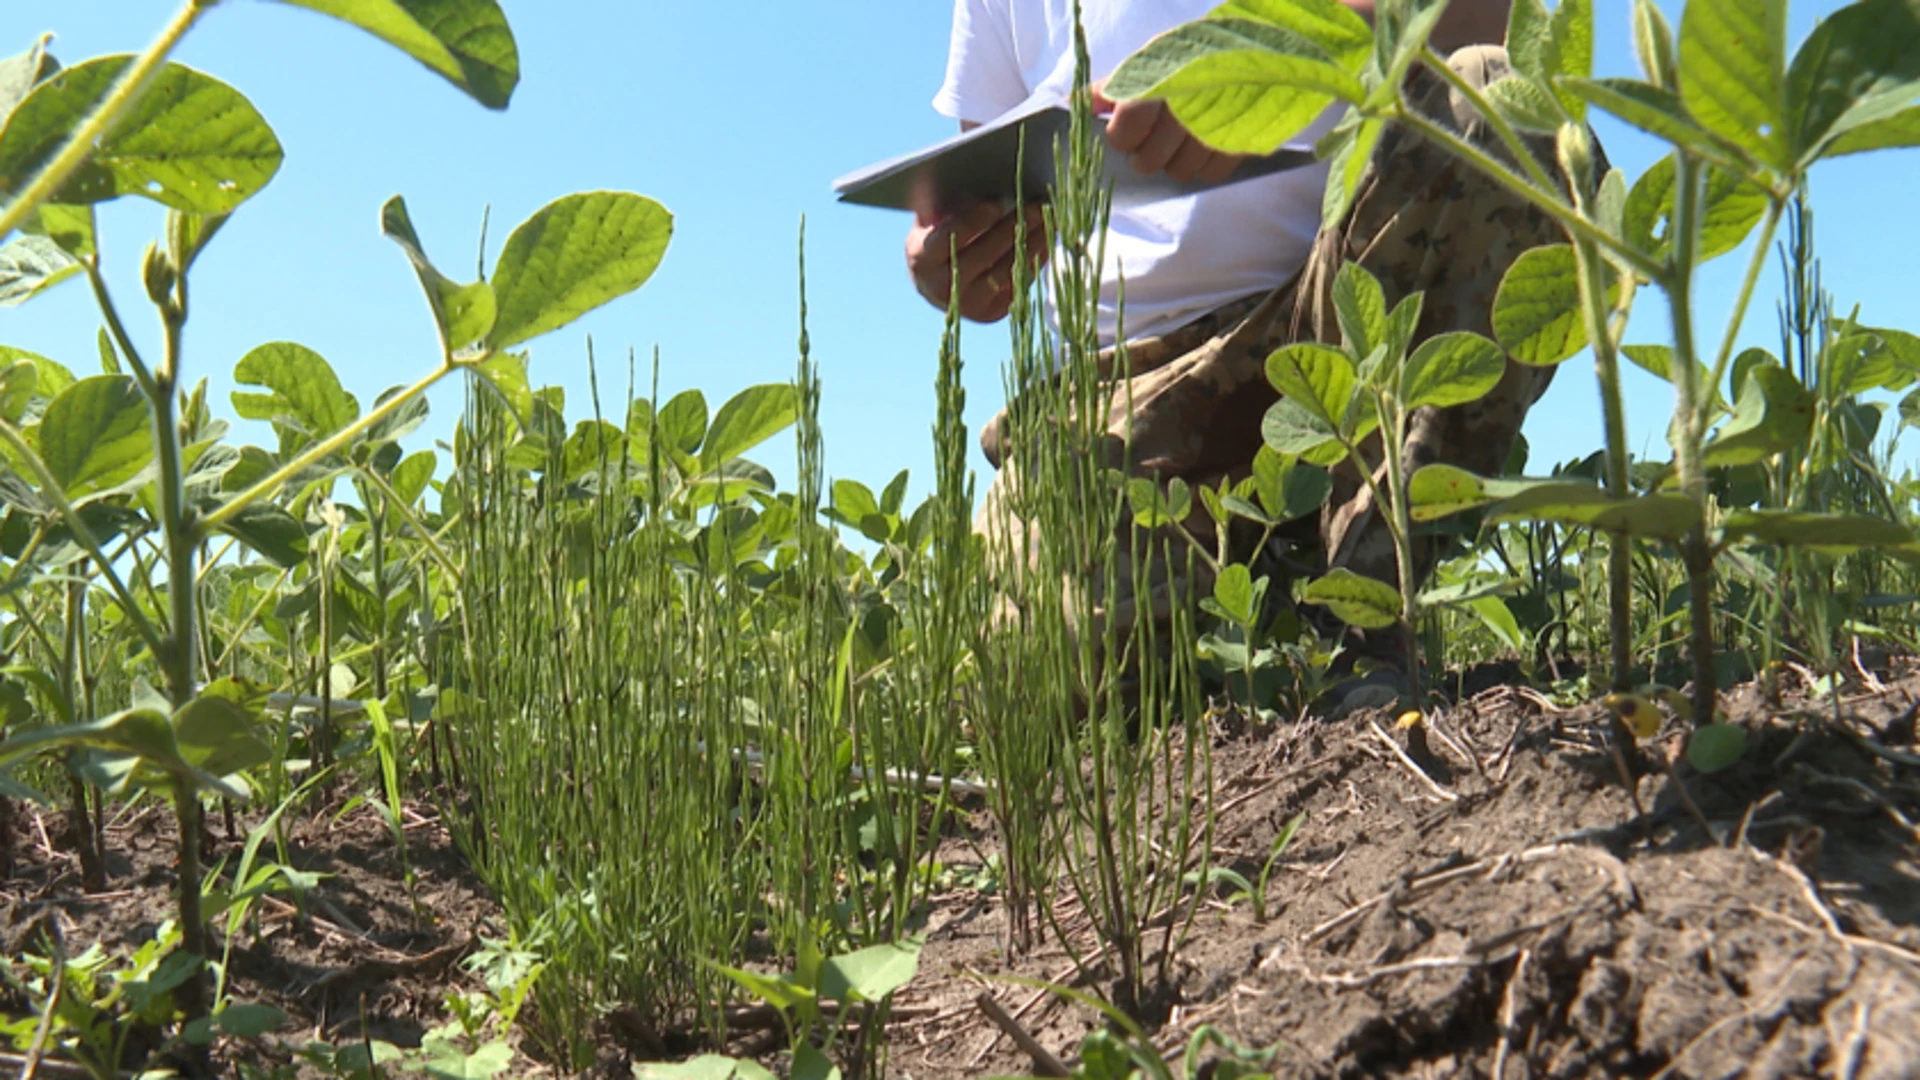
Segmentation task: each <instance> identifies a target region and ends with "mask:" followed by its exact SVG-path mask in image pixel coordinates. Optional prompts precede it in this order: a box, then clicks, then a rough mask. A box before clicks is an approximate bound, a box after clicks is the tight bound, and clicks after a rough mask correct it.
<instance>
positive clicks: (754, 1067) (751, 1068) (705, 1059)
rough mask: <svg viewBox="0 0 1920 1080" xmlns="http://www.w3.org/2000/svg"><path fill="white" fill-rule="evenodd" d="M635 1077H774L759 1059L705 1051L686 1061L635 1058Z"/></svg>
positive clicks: (639, 1079)
mask: <svg viewBox="0 0 1920 1080" xmlns="http://www.w3.org/2000/svg"><path fill="white" fill-rule="evenodd" d="M633 1075H634V1080H733V1078H734V1077H739V1078H740V1080H774V1076H773V1074H772V1073H771V1072H768V1071H767V1069H766V1067H765V1066H763V1065H760V1064H759V1063H757V1062H753V1061H746V1060H741V1059H737V1058H730V1057H722V1056H721V1055H719V1054H702V1055H700V1056H699V1057H696V1058H692V1059H689V1060H687V1061H678V1062H660V1061H644V1062H635V1063H634V1066H633Z"/></svg>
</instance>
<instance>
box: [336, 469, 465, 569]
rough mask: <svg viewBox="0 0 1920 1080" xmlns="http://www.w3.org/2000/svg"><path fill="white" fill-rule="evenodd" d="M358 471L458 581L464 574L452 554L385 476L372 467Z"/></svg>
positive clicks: (434, 558) (434, 559)
mask: <svg viewBox="0 0 1920 1080" xmlns="http://www.w3.org/2000/svg"><path fill="white" fill-rule="evenodd" d="M360 472H361V475H363V476H365V477H366V478H367V480H368V481H369V482H371V483H372V484H373V486H374V487H376V488H378V489H380V494H382V495H384V496H386V500H387V505H388V506H391V507H393V509H394V511H395V512H396V513H398V514H399V515H400V518H401V520H403V521H405V522H406V523H407V526H408V527H409V528H411V529H412V530H413V532H414V535H415V536H418V537H419V538H420V540H421V542H422V543H423V544H425V545H426V548H427V551H428V552H429V553H430V554H431V555H432V556H433V561H434V562H437V563H439V564H440V568H441V569H442V570H445V571H446V572H447V573H449V574H452V575H453V580H454V581H455V582H458V581H459V580H460V579H461V578H462V577H463V576H465V575H464V574H463V572H462V571H461V569H460V565H459V564H458V563H456V562H454V561H453V556H451V555H448V554H447V549H446V548H444V547H442V546H440V542H439V541H438V540H437V539H435V538H434V534H433V530H431V529H429V528H427V526H426V523H425V522H423V521H421V520H420V516H419V515H418V514H415V513H414V512H413V508H412V507H410V506H408V505H407V504H406V502H405V501H404V500H402V499H401V498H400V496H398V495H396V494H394V490H393V487H392V485H390V484H388V483H387V481H386V478H385V477H383V476H381V475H380V474H378V473H376V472H374V471H373V470H372V469H362V470H360Z"/></svg>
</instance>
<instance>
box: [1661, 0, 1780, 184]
mask: <svg viewBox="0 0 1920 1080" xmlns="http://www.w3.org/2000/svg"><path fill="white" fill-rule="evenodd" d="M1786 68H1787V5H1786V4H1784V3H1781V2H1780V0H1688V3H1687V6H1686V9H1685V10H1684V11H1683V12H1682V13H1681V15H1680V95H1681V98H1682V100H1684V101H1685V102H1686V106H1687V111H1688V112H1689V113H1691V114H1692V115H1693V117H1694V119H1696V120H1698V121H1699V122H1700V124H1701V125H1702V126H1704V127H1706V128H1707V129H1708V130H1710V131H1713V132H1715V133H1717V134H1719V135H1721V136H1723V137H1725V138H1727V139H1730V140H1732V141H1733V142H1734V143H1736V144H1738V145H1740V146H1742V147H1745V148H1746V149H1747V150H1749V151H1751V152H1752V153H1753V155H1754V156H1755V157H1757V158H1759V159H1760V160H1761V161H1764V162H1766V163H1767V164H1769V165H1772V166H1774V167H1775V168H1778V169H1783V170H1784V169H1785V168H1787V165H1788V161H1789V151H1788V146H1787V135H1788V131H1787V128H1788V123H1787V105H1786V96H1787V95H1786V94H1785V93H1784V87H1785V79H1786Z"/></svg>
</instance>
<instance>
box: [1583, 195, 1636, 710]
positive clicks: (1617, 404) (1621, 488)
mask: <svg viewBox="0 0 1920 1080" xmlns="http://www.w3.org/2000/svg"><path fill="white" fill-rule="evenodd" d="M1575 199H1576V200H1577V201H1580V202H1584V201H1585V198H1584V193H1582V194H1577V195H1576V196H1575ZM1573 254H1574V263H1575V266H1576V267H1577V268H1578V271H1579V282H1580V299H1581V305H1580V307H1581V314H1582V316H1583V318H1584V319H1585V321H1586V325H1587V339H1588V341H1589V343H1590V344H1591V345H1592V347H1593V366H1594V373H1595V374H1596V375H1597V376H1598V378H1599V380H1600V404H1601V413H1602V416H1603V418H1604V421H1605V424H1606V437H1607V492H1608V494H1610V495H1612V496H1613V497H1614V498H1616V499H1625V498H1627V497H1629V496H1630V495H1632V493H1633V492H1632V486H1631V477H1630V475H1629V472H1628V463H1627V413H1626V406H1625V402H1624V399H1623V396H1622V394H1621V390H1620V356H1619V353H1618V351H1617V349H1616V343H1615V341H1614V336H1613V330H1612V327H1611V326H1610V325H1609V320H1608V308H1607V288H1606V281H1605V277H1606V271H1607V264H1606V262H1605V260H1603V259H1602V258H1601V257H1600V250H1599V247H1598V246H1597V245H1595V244H1594V242H1593V241H1591V240H1588V239H1585V238H1581V239H1577V240H1575V241H1574V244H1573ZM1632 544H1633V541H1632V540H1631V539H1630V538H1629V537H1628V536H1627V535H1626V534H1625V533H1617V532H1616V533H1608V534H1607V631H1608V633H1607V640H1608V645H1609V647H1610V658H1609V659H1610V662H1611V664H1612V666H1613V672H1612V680H1611V681H1612V686H1613V689H1615V690H1631V689H1632V688H1633V677H1632V670H1633V640H1632V634H1633V629H1632V610H1633V607H1632V605H1633V593H1632V586H1633V547H1632ZM1626 745H1632V743H1631V742H1630V741H1629V742H1628V743H1627V744H1626Z"/></svg>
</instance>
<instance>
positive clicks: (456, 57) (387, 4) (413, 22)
mask: <svg viewBox="0 0 1920 1080" xmlns="http://www.w3.org/2000/svg"><path fill="white" fill-rule="evenodd" d="M280 2H281V3H284V4H292V5H294V6H295V7H303V8H308V9H310V10H313V11H318V12H320V13H322V14H324V15H331V16H333V17H334V18H336V19H339V20H341V21H342V22H347V23H352V24H353V25H354V26H357V27H359V28H360V29H362V30H365V31H366V32H368V33H370V34H372V35H373V36H375V37H377V38H379V39H380V40H382V41H384V42H386V43H387V44H389V45H392V46H393V47H395V48H397V49H399V50H400V51H402V52H404V53H406V54H407V55H408V56H411V57H413V58H414V59H415V60H418V61H420V62H421V63H422V64H425V65H426V66H427V67H428V68H430V69H432V70H433V71H435V72H437V73H439V75H440V76H441V77H442V78H445V79H446V80H447V81H448V82H451V83H452V84H453V85H455V86H457V87H459V88H460V89H462V90H464V91H466V92H467V94H468V95H470V96H471V97H472V98H473V99H474V100H475V101H478V102H479V103H480V104H482V105H485V106H486V107H487V108H489V109H504V108H506V107H507V102H508V101H509V100H511V99H512V97H513V89H514V87H515V86H516V85H517V84H518V83H519V81H520V53H519V49H518V48H517V47H516V46H515V45H514V41H513V31H512V29H510V28H509V27H508V26H507V17H506V15H504V14H502V13H501V11H500V5H499V4H498V3H496V2H495V0H280Z"/></svg>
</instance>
